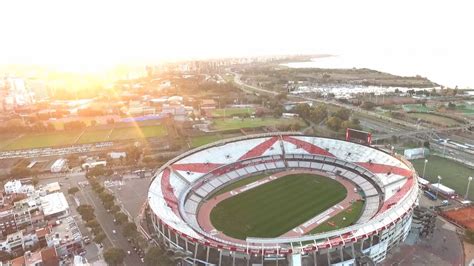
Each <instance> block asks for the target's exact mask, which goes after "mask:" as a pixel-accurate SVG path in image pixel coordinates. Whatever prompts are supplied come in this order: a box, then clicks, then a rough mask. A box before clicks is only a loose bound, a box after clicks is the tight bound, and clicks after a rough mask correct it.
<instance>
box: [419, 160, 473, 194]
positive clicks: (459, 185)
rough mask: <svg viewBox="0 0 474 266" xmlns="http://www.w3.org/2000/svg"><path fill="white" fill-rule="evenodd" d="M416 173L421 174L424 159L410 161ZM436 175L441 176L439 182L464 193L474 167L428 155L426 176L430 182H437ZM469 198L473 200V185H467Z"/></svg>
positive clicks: (459, 192)
mask: <svg viewBox="0 0 474 266" xmlns="http://www.w3.org/2000/svg"><path fill="white" fill-rule="evenodd" d="M411 162H412V164H413V166H414V167H415V169H416V171H417V173H418V175H420V177H422V176H423V166H424V159H417V160H412V161H411ZM438 175H439V176H441V177H442V180H441V184H443V185H446V186H448V187H450V188H452V189H454V190H456V192H457V193H458V194H460V195H464V194H465V193H466V188H467V181H468V180H467V179H468V177H469V176H473V177H474V169H470V168H469V167H467V166H464V165H463V164H460V163H458V162H455V161H451V160H448V159H444V158H442V157H439V156H430V157H429V158H428V163H427V164H426V177H425V179H427V180H429V181H430V182H432V183H438ZM469 199H470V200H474V185H473V184H471V186H470V187H469Z"/></svg>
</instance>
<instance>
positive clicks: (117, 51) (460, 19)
mask: <svg viewBox="0 0 474 266" xmlns="http://www.w3.org/2000/svg"><path fill="white" fill-rule="evenodd" d="M471 6H472V4H471V3H470V2H469V1H457V2H446V1H407V0H403V1H389V2H387V1H383V2H381V1H367V0H362V1H325V2H322V1H272V2H271V3H270V2H266V1H249V0H239V1H209V0H204V1H180V0H178V1H131V0H130V1H128V0H127V1H77V2H74V3H71V2H66V1H52V0H45V1H9V2H3V3H1V4H0V8H1V10H3V11H4V12H2V15H1V16H0V25H2V26H1V32H2V37H3V38H2V39H3V41H2V42H0V64H2V65H5V64H39V65H49V66H55V67H58V68H60V69H63V70H70V71H96V70H100V69H102V68H104V67H108V66H111V65H115V64H124V63H130V64H132V63H139V64H143V63H156V62H158V61H162V60H179V59H198V58H215V57H240V56H258V55H275V54H321V53H329V54H338V55H340V54H343V55H358V56H359V57H360V58H364V56H366V55H369V56H376V55H379V54H380V55H390V56H394V57H396V56H398V55H404V56H408V57H414V58H417V57H418V58H433V61H432V62H426V64H428V65H430V64H443V60H446V62H452V61H453V60H452V59H453V58H456V60H455V61H456V64H457V66H456V67H455V68H454V69H458V68H459V69H461V68H467V67H470V66H471V64H472V62H473V59H474V56H473V55H474V52H473V51H472V47H474V41H473V38H472V34H471V33H470V32H471V30H472V28H471V27H472V25H474V18H473V17H472V16H471V12H470V10H472V8H471ZM428 60H429V59H428ZM440 60H441V61H440ZM362 63H363V62H362ZM450 69H451V70H452V69H453V67H450Z"/></svg>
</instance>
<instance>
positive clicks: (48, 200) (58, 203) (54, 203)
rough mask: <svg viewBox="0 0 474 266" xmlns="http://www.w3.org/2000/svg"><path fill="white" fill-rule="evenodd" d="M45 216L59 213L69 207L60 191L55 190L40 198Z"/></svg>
mask: <svg viewBox="0 0 474 266" xmlns="http://www.w3.org/2000/svg"><path fill="white" fill-rule="evenodd" d="M40 201H41V207H42V208H43V213H44V215H45V216H49V215H53V214H57V213H61V212H63V211H66V210H68V209H69V204H68V203H67V201H66V197H64V194H63V193H62V192H55V193H52V194H48V195H46V196H43V197H41V198H40Z"/></svg>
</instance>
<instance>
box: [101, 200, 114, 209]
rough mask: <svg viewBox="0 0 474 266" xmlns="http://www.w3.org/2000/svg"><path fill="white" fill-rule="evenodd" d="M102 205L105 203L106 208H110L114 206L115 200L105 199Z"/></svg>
mask: <svg viewBox="0 0 474 266" xmlns="http://www.w3.org/2000/svg"><path fill="white" fill-rule="evenodd" d="M102 205H104V208H105V209H106V210H110V209H111V208H112V207H113V206H114V202H113V201H103V202H102Z"/></svg>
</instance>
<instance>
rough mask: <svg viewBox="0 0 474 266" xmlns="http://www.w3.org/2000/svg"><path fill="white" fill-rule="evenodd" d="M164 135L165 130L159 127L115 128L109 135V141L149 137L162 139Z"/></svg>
mask: <svg viewBox="0 0 474 266" xmlns="http://www.w3.org/2000/svg"><path fill="white" fill-rule="evenodd" d="M165 135H166V128H165V127H164V126H161V125H157V126H143V127H124V128H116V129H114V131H112V134H110V138H109V139H108V140H109V141H116V140H125V139H142V138H151V137H163V136H165Z"/></svg>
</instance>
